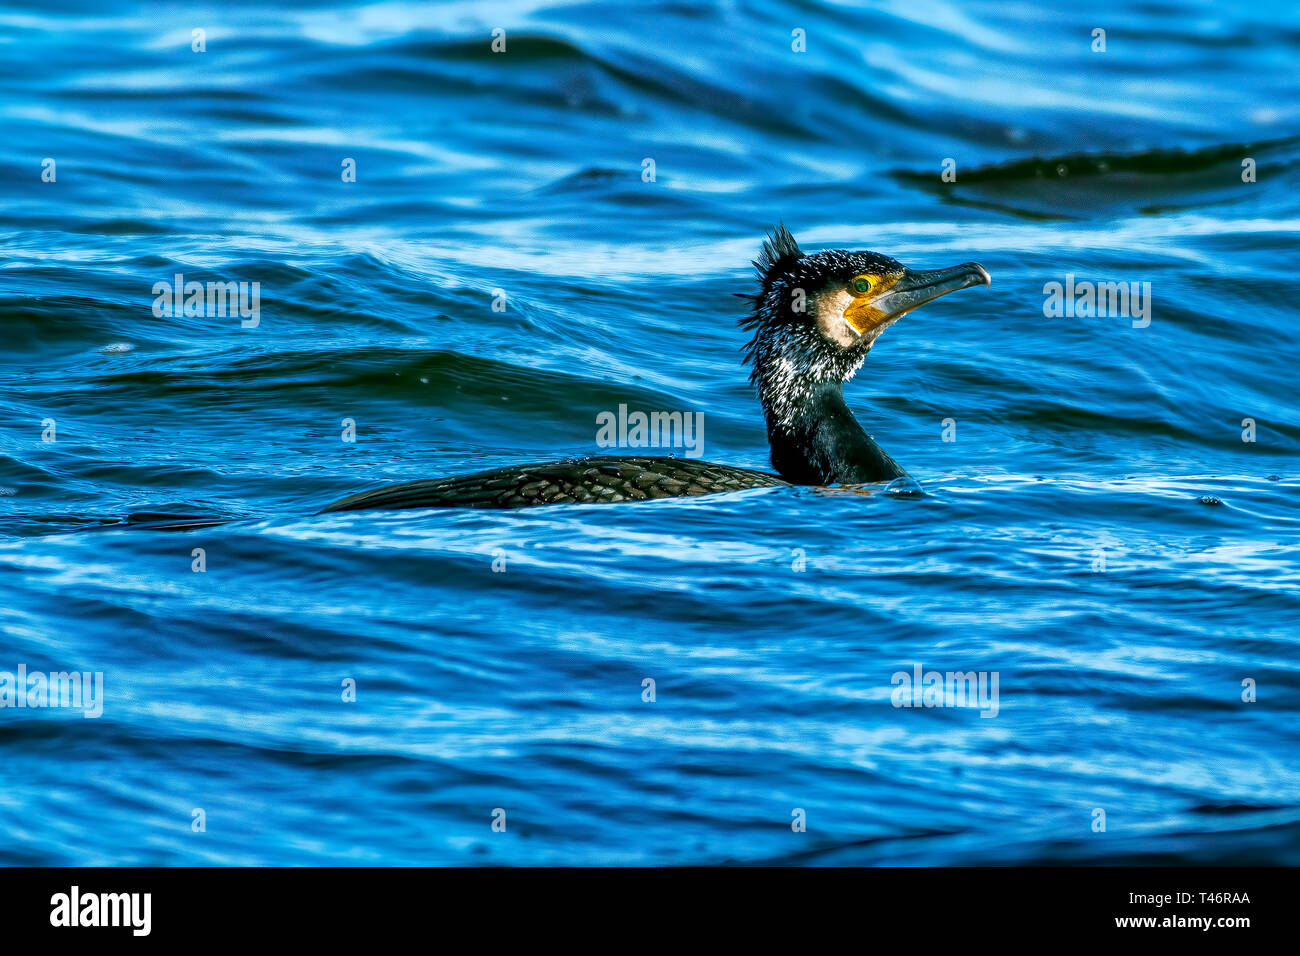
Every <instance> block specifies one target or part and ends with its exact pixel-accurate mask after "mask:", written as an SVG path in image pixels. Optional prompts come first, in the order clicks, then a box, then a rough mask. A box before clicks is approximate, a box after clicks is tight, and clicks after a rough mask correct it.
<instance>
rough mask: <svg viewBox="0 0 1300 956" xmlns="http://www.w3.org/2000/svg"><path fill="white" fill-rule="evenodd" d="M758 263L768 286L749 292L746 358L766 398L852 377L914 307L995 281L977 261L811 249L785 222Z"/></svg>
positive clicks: (754, 379)
mask: <svg viewBox="0 0 1300 956" xmlns="http://www.w3.org/2000/svg"><path fill="white" fill-rule="evenodd" d="M754 266H755V268H756V269H757V270H758V277H759V281H760V284H761V287H760V290H759V292H758V294H757V295H754V296H747V298H749V299H751V300H752V302H753V310H752V311H751V312H750V314H749V315H748V316H747V317H746V318H744V319H743V320H742V321H741V324H742V326H744V327H745V328H747V329H751V330H752V331H753V332H754V337H753V339H752V340H751V341H750V343H749V346H748V347H747V349H746V361H747V362H749V363H750V365H751V367H752V368H751V378H752V379H753V381H754V382H755V384H757V385H758V386H759V390H760V394H763V397H764V404H765V405H767V404H768V401H767V399H768V398H773V399H775V398H777V397H779V396H771V395H767V394H764V392H765V390H767V391H770V390H772V389H785V390H787V391H791V390H793V391H794V392H798V391H799V390H800V389H810V388H812V387H814V386H815V385H817V384H819V383H823V382H834V383H836V384H838V383H842V382H845V381H847V380H848V379H850V378H852V377H853V373H854V372H856V371H857V370H858V368H859V367H860V366H861V365H862V362H863V360H864V359H865V358H866V355H867V352H869V351H870V350H871V346H872V344H873V343H874V342H875V341H876V339H877V338H878V337H879V336H880V334H881V333H882V332H884V331H885V329H887V328H889V326H891V325H893V324H894V323H895V322H897V321H898V320H899V319H900V318H902V317H903V316H904V315H906V314H907V313H908V312H911V311H912V310H913V309H916V308H918V307H919V306H922V305H925V304H926V303H927V302H932V301H933V300H935V299H937V298H939V297H940V296H944V295H947V294H948V293H949V292H955V291H957V290H958V289H965V288H967V287H969V286H972V285H978V284H980V283H983V284H984V285H988V284H989V274H988V272H987V271H985V269H984V267H983V266H981V265H980V264H979V263H977V262H966V263H963V264H962V265H959V266H953V267H952V268H949V269H932V270H926V271H920V270H914V269H908V268H906V267H905V266H904V265H903V264H902V263H901V262H899V261H898V260H897V259H891V258H890V257H889V256H885V255H881V254H880V253H877V252H849V251H845V250H840V249H832V250H827V251H824V252H818V253H814V254H813V255H805V254H804V253H803V251H802V250H801V249H800V248H799V245H798V243H796V242H795V239H794V236H792V235H790V233H789V231H788V230H787V229H786V228H785V227H784V226H778V227H777V229H776V230H775V231H774V232H773V233H772V235H771V236H769V237H768V238H767V240H766V241H765V242H764V243H763V251H762V253H761V254H760V256H759V257H758V259H756V260H754ZM790 397H791V398H797V395H792V396H790Z"/></svg>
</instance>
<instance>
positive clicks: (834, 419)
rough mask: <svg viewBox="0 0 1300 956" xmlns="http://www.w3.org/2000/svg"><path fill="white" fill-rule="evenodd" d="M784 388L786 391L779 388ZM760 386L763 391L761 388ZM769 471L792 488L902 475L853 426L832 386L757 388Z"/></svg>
mask: <svg viewBox="0 0 1300 956" xmlns="http://www.w3.org/2000/svg"><path fill="white" fill-rule="evenodd" d="M781 384H784V386H785V387H778V385H781ZM764 385H767V387H766V388H765V387H764ZM759 398H760V401H762V403H763V414H764V416H765V417H766V419H767V440H768V442H769V443H770V444H771V446H772V465H773V466H774V467H775V468H776V470H777V472H778V473H779V474H780V475H781V477H782V478H784V479H785V480H786V481H789V482H792V483H793V484H796V485H834V484H862V483H865V482H873V481H889V480H892V479H894V478H899V477H902V476H903V475H905V474H907V473H906V472H905V471H903V469H902V467H901V466H900V465H899V464H898V462H896V461H894V459H892V458H890V457H889V455H887V454H886V453H885V452H884V450H883V449H882V448H881V447H880V446H879V445H877V444H876V443H875V441H874V440H873V439H872V438H871V436H870V435H868V434H867V433H866V432H865V431H864V430H863V428H862V426H861V425H859V424H858V420H857V419H856V418H854V417H853V412H852V411H850V410H849V406H848V404H847V403H846V402H845V401H844V387H843V384H842V383H841V382H837V381H817V382H807V383H801V384H799V386H798V387H791V383H788V382H787V383H777V382H766V383H765V382H762V381H760V383H759Z"/></svg>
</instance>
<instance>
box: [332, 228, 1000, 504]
mask: <svg viewBox="0 0 1300 956" xmlns="http://www.w3.org/2000/svg"><path fill="white" fill-rule="evenodd" d="M754 266H755V268H756V269H757V270H758V278H759V289H758V292H757V293H756V294H752V295H750V294H745V295H743V298H745V299H746V300H748V301H749V302H750V312H749V314H748V315H747V316H745V317H744V318H743V319H742V320H741V326H742V327H743V328H745V329H747V330H749V331H751V332H752V333H753V338H752V339H751V340H750V342H749V344H748V345H747V346H746V347H745V361H746V363H748V364H749V366H750V379H751V381H752V382H753V384H754V386H755V387H756V389H757V391H758V398H759V402H760V404H761V405H762V407H763V414H764V417H765V419H766V421H767V433H768V442H769V444H770V445H771V453H772V465H773V466H774V467H775V469H776V471H777V473H778V475H779V477H778V475H770V474H765V473H763V472H759V471H751V470H749V469H745V468H735V467H732V466H730V465H718V464H711V463H708V462H702V461H697V460H692V459H686V458H672V457H669V458H650V457H641V456H605V457H597V458H576V459H570V460H567V461H558V462H551V463H548V464H538V465H518V466H510V467H506V468H499V469H495V470H492V471H484V472H477V473H475V474H469V475H459V476H453V477H448V478H435V479H430V480H425V481H415V482H408V483H406V484H401V485H395V486H391V487H387V488H379V489H376V490H374V491H366V492H361V493H360V494H356V495H353V496H351V497H349V498H345V499H343V500H342V501H338V502H335V503H334V504H332V505H330V506H328V507H327V508H325V509H324V511H327V512H328V511H355V510H361V509H372V508H382V509H396V508H434V507H469V508H521V507H528V506H531V505H544V504H596V503H605V502H619V501H642V500H647V499H652V498H675V497H687V496H691V495H705V494H716V493H719V492H724V491H738V490H741V489H743V488H763V487H773V486H779V485H787V484H796V485H832V484H862V483H867V482H877V481H888V480H890V479H893V478H898V477H901V476H903V475H905V474H906V472H905V471H903V468H902V467H901V466H900V465H899V464H898V462H896V461H894V459H893V458H891V457H890V456H889V455H887V454H886V453H885V452H884V451H883V450H882V449H881V448H880V446H878V445H877V444H876V443H875V441H874V440H873V439H872V438H871V436H870V435H868V434H867V433H866V432H865V431H864V430H863V429H862V426H861V425H859V424H858V422H857V419H855V418H854V417H853V413H852V412H851V411H850V410H849V407H848V405H847V404H846V403H845V401H844V394H843V383H844V382H845V381H847V380H848V379H850V378H852V376H853V374H854V372H856V371H857V369H858V368H859V366H861V365H862V362H863V360H864V359H865V358H866V356H867V353H868V352H869V351H870V350H871V346H872V344H873V343H874V342H875V340H876V338H877V337H878V336H879V335H880V333H881V332H883V331H884V330H885V329H886V328H887V327H888V326H889V325H891V324H893V322H895V321H896V320H897V319H898V318H900V317H901V316H902V315H904V314H906V313H907V312H909V311H911V310H912V309H914V308H916V307H917V306H919V305H923V304H924V303H926V302H928V301H930V300H931V299H934V298H938V297H939V296H941V295H945V294H947V293H948V292H951V291H954V290H955V289H959V288H966V287H967V286H969V285H973V284H975V283H977V282H984V283H987V282H988V273H987V272H985V271H984V269H983V267H981V266H979V265H977V264H976V263H965V264H964V265H961V266H957V267H955V268H952V269H941V270H935V271H933V272H914V271H911V270H908V269H906V268H904V267H903V265H902V264H901V263H899V262H898V261H897V260H895V259H891V258H890V257H888V256H884V255H880V254H879V253H874V252H848V251H844V250H828V251H825V252H819V253H815V254H813V255H806V254H805V253H804V252H803V250H801V249H800V248H799V244H798V243H797V242H795V239H794V236H792V235H791V234H790V232H789V231H788V230H787V229H786V228H785V227H784V226H779V227H778V228H777V229H776V230H774V231H773V233H772V235H771V236H769V237H768V238H767V240H766V241H765V242H764V244H763V248H762V252H761V253H760V255H759V257H758V259H756V260H755V261H754Z"/></svg>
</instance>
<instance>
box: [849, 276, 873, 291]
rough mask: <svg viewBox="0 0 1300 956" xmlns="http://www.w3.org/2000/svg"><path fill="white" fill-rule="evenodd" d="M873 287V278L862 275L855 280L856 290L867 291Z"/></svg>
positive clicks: (854, 287)
mask: <svg viewBox="0 0 1300 956" xmlns="http://www.w3.org/2000/svg"><path fill="white" fill-rule="evenodd" d="M870 289H871V280H870V279H863V278H862V277H861V276H859V277H858V278H856V279H854V280H853V291H854V292H867V291H869V290H870Z"/></svg>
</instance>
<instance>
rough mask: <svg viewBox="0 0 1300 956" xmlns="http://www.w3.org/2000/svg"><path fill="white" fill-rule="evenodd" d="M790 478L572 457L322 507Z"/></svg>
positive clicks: (503, 501) (489, 504)
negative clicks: (566, 459) (565, 459)
mask: <svg viewBox="0 0 1300 956" xmlns="http://www.w3.org/2000/svg"><path fill="white" fill-rule="evenodd" d="M785 484H788V482H785V481H783V480H781V479H780V478H778V477H776V476H775V475H768V474H764V473H763V472H761V471H750V470H748V469H745V468H733V467H731V466H729V465H714V464H710V463H709V462H705V461H696V460H694V459H690V458H624V457H621V456H620V457H593V458H574V459H571V460H568V461H556V462H549V463H547V464H541V465H512V466H509V467H506V468H496V469H493V470H491V471H480V472H476V473H475V474H472V475H455V476H452V477H450V478H432V479H428V480H425V481H411V482H407V483H406V484H401V485H391V486H388V487H385V488H376V489H375V490H373V491H363V492H361V493H360V494H356V495H353V496H352V497H350V498H344V499H343V500H342V501H336V502H335V503H334V504H332V505H330V506H328V507H327V508H325V509H323V510H324V511H360V510H364V509H371V508H384V509H399V508H435V507H460V508H525V507H528V506H530V505H547V504H599V503H606V502H615V501H647V500H649V499H652V498H685V497H690V496H692V495H709V494H716V493H718V492H721V491H740V490H742V489H744V488H771V487H773V486H776V485H785Z"/></svg>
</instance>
